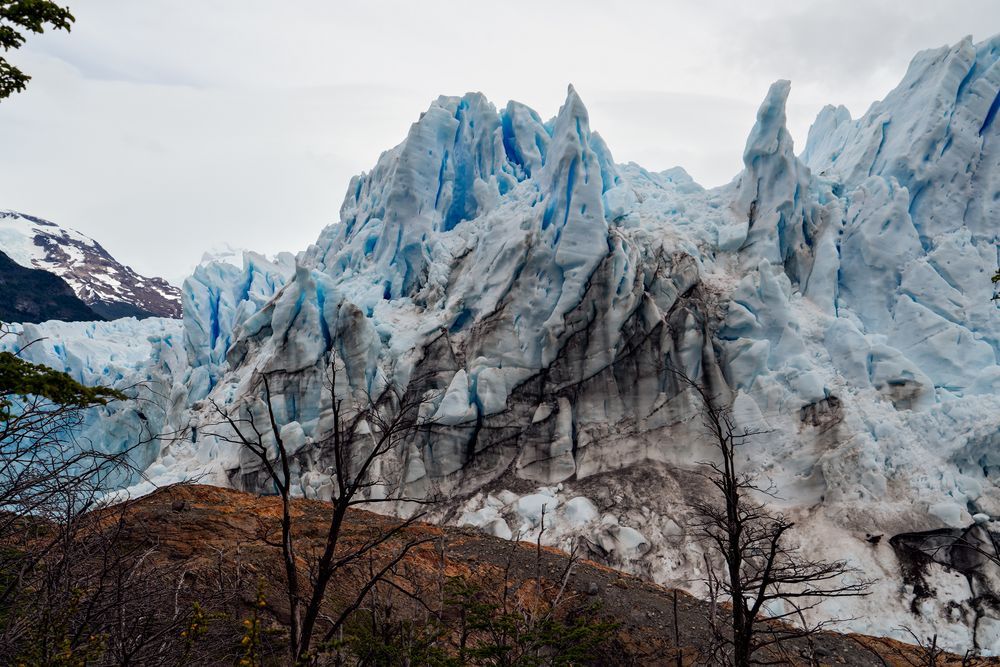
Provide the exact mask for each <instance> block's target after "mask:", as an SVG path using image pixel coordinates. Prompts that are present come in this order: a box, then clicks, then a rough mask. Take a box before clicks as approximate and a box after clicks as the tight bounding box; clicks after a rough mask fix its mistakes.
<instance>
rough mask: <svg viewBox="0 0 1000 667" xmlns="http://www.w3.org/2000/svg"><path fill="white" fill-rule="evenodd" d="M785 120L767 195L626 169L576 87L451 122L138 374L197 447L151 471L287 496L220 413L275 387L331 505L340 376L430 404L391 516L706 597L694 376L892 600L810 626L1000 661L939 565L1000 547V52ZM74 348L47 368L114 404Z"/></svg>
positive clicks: (783, 92) (754, 150)
mask: <svg viewBox="0 0 1000 667" xmlns="http://www.w3.org/2000/svg"><path fill="white" fill-rule="evenodd" d="M789 92H790V86H789V83H788V82H784V81H779V82H777V83H775V84H774V85H773V86H772V87H771V89H770V90H769V92H768V94H767V96H766V97H765V99H764V101H763V103H762V104H761V106H760V109H759V111H758V114H757V120H756V124H755V126H754V128H753V130H752V132H751V134H750V137H749V139H748V140H747V143H746V147H745V150H744V165H745V168H744V170H743V172H742V173H741V174H739V175H738V176H737V178H735V179H734V180H733V182H732V183H730V184H728V185H726V186H723V187H720V188H716V189H713V190H705V189H703V188H702V187H700V186H699V185H697V184H696V183H695V182H694V181H693V180H692V179H691V178H690V177H689V176H688V175H687V174H686V173H685V172H684V171H683V170H682V169H672V170H669V171H665V172H660V173H652V172H649V171H647V170H645V169H643V168H642V167H640V166H638V165H635V164H627V165H620V164H616V163H615V161H614V160H613V158H612V155H611V152H610V150H609V148H608V147H607V146H606V145H605V143H604V141H603V140H602V139H601V138H600V136H599V135H598V134H597V133H596V132H593V131H591V129H590V124H589V118H588V115H587V111H586V108H585V107H584V105H583V102H582V101H581V99H580V97H579V96H578V95H577V94H576V92H575V91H574V90H573V89H572V88H570V90H569V92H568V95H567V99H566V102H565V104H564V105H563V106H562V108H561V109H560V110H559V112H558V114H557V115H556V116H555V117H554V118H552V119H551V120H548V121H543V120H542V118H541V116H539V114H538V113H536V112H535V111H534V110H532V109H529V108H528V107H526V106H524V105H522V104H519V103H517V102H509V103H508V104H507V105H506V106H505V107H504V108H502V109H500V110H497V109H496V108H495V107H494V106H493V105H492V104H491V103H490V102H489V101H488V100H486V99H485V98H484V97H483V96H482V95H480V94H467V95H465V96H463V97H441V98H438V99H437V100H436V101H435V102H434V103H433V104H432V105H431V106H430V108H429V109H428V110H427V111H426V112H425V113H423V114H422V115H421V117H420V118H419V120H417V122H415V123H414V124H413V125H412V126H411V128H410V131H409V134H408V135H407V137H406V139H405V140H404V141H403V143H401V144H399V145H398V146H396V147H395V148H393V149H391V150H389V151H387V152H386V153H384V154H383V155H382V157H381V158H380V159H379V160H378V162H377V164H376V165H375V167H374V168H373V169H372V171H371V172H368V173H365V174H362V175H360V176H358V177H355V178H354V179H353V180H352V182H351V184H350V186H349V188H348V192H347V196H346V198H345V200H344V203H343V206H342V207H341V215H340V221H339V222H337V223H336V224H333V225H331V226H330V227H328V228H326V229H325V230H323V231H322V233H321V234H320V236H319V239H318V240H317V242H316V243H315V244H313V245H312V246H310V247H309V248H308V249H306V250H305V251H304V252H302V253H300V254H299V255H298V257H297V258H295V261H294V262H291V261H290V258H285V259H283V260H282V261H277V262H271V261H268V260H266V259H265V258H263V257H260V256H255V255H252V254H245V255H244V258H243V263H242V267H235V266H232V265H231V264H228V263H219V262H212V263H209V264H207V265H204V266H200V267H199V268H198V269H197V270H196V271H195V273H194V275H192V276H191V277H190V278H189V279H188V280H187V281H186V282H185V284H184V290H183V299H184V321H183V336H182V340H181V336H180V333H179V332H178V331H176V330H172V331H171V332H165V333H163V334H162V335H158V336H156V337H151V338H150V344H151V348H150V350H149V353H150V356H151V359H152V361H151V362H150V363H149V364H146V365H138V366H135V367H132V368H130V369H129V370H128V371H127V372H123V379H122V382H133V381H134V379H135V378H136V377H141V378H144V379H145V380H147V381H150V382H155V383H160V384H161V385H162V386H163V387H164V388H165V389H164V390H162V391H160V392H158V395H161V396H169V397H170V400H169V402H168V403H165V404H163V405H161V407H160V413H159V414H158V415H157V416H155V417H151V416H150V415H151V414H152V411H151V408H150V407H149V405H148V404H147V403H144V405H143V414H142V417H143V419H153V420H154V421H156V423H162V424H163V425H169V426H170V428H165V429H164V430H165V431H172V432H180V431H181V430H182V429H184V428H186V427H191V428H189V429H188V430H186V431H184V432H185V433H186V435H185V436H184V437H181V438H176V439H173V440H171V441H169V442H168V441H164V442H162V443H161V445H160V447H159V448H158V449H157V450H155V451H153V450H150V451H149V452H148V460H153V461H154V462H153V463H152V465H151V466H150V467H149V468H148V469H147V471H146V475H147V476H148V477H150V478H152V479H154V480H158V481H163V482H166V481H171V480H177V479H183V478H187V477H190V476H191V475H194V474H196V473H197V474H201V475H204V477H202V479H203V480H209V479H213V480H214V481H215V482H216V483H218V484H223V485H226V484H235V485H239V486H244V487H246V488H250V489H254V488H260V489H263V488H264V487H265V480H264V476H263V474H262V473H261V471H260V468H259V464H258V463H257V462H256V461H255V460H254V459H253V457H251V456H247V455H245V453H242V452H240V450H239V449H238V448H237V447H235V446H233V445H230V444H228V443H227V442H226V441H225V439H222V438H218V437H216V436H215V435H213V431H212V429H211V428H205V426H206V425H209V424H213V423H215V422H217V415H216V414H215V413H214V412H213V410H214V407H213V405H212V404H213V403H214V404H217V405H226V406H230V407H231V408H232V409H233V410H236V409H239V406H241V405H249V404H255V402H259V401H260V400H261V394H260V388H259V384H258V382H257V380H258V378H259V374H260V373H262V372H267V373H272V374H273V379H272V381H271V394H272V398H273V405H274V408H275V415H276V419H277V420H278V421H279V426H280V429H281V436H282V439H283V441H284V443H285V445H286V446H288V447H291V448H292V449H293V450H294V451H295V452H296V458H297V469H296V471H295V472H296V474H297V475H298V478H299V490H300V491H301V493H302V494H303V495H307V496H315V497H323V495H324V493H328V489H329V488H330V483H331V482H330V471H329V467H328V466H329V462H328V461H327V457H326V456H325V454H326V453H325V452H324V451H323V450H322V448H321V447H320V446H319V445H318V444H316V443H319V442H321V441H322V440H323V439H324V437H325V435H326V434H327V433H328V432H329V430H330V428H331V408H330V396H329V392H328V391H327V389H326V386H327V382H328V375H327V373H328V368H329V365H330V363H331V361H333V360H334V359H336V360H338V362H339V363H342V364H343V366H344V369H345V370H344V372H343V373H342V374H341V376H340V377H339V379H338V380H339V382H341V383H342V385H338V389H339V390H343V391H345V392H348V391H353V392H354V393H355V395H362V394H365V393H368V394H377V393H378V392H379V390H380V389H381V388H383V387H385V386H386V385H387V384H389V383H395V384H396V385H398V386H401V387H405V388H406V390H407V391H410V392H415V393H416V394H418V395H425V396H427V397H428V399H429V400H430V401H431V404H430V405H428V406H427V410H426V414H427V415H428V416H432V417H433V418H434V421H435V422H436V425H435V427H434V428H433V429H431V430H429V431H428V432H426V433H423V434H421V435H420V436H414V437H413V438H412V439H411V440H410V441H408V442H406V443H405V446H403V447H402V448H400V449H399V450H398V452H397V455H396V456H395V458H393V459H392V460H387V461H384V462H383V465H382V467H381V468H380V470H379V472H378V474H379V476H380V477H379V480H380V482H383V483H384V484H382V485H380V486H377V487H376V488H377V489H381V492H383V493H387V494H392V493H398V494H400V495H401V496H406V497H417V498H430V497H440V496H443V497H446V498H448V499H449V500H448V501H447V502H446V503H445V505H444V506H443V508H442V509H441V510H440V512H439V516H438V518H439V519H440V520H442V521H451V522H458V523H463V524H469V525H475V526H480V527H481V528H483V529H484V530H487V531H489V532H492V533H494V534H496V535H502V536H505V537H510V536H513V535H520V536H521V537H522V538H529V539H533V538H534V537H535V536H536V535H537V534H538V532H539V530H540V526H539V516H540V508H541V507H543V506H545V507H547V511H548V512H549V514H548V515H547V518H546V525H547V526H549V530H548V531H547V532H546V533H545V536H544V541H545V542H547V543H552V544H556V545H560V546H567V545H569V544H573V543H576V541H577V540H579V539H580V538H583V540H584V541H585V543H586V544H588V545H590V548H591V556H592V557H594V558H598V559H603V560H605V561H606V562H608V563H610V564H613V565H616V566H618V567H622V568H625V569H628V570H631V571H633V572H639V573H642V574H645V575H647V576H649V577H651V578H653V579H655V580H657V581H659V582H662V583H668V584H673V585H680V586H693V584H691V582H692V581H698V580H699V578H700V577H701V576H703V574H704V573H703V567H704V561H703V559H702V554H701V549H702V546H701V545H699V543H698V542H697V541H696V540H695V539H694V538H693V537H692V536H691V535H690V534H688V531H687V529H686V528H685V526H686V525H687V522H686V519H687V517H688V514H689V511H690V510H689V506H690V505H689V499H690V498H692V497H693V496H697V495H698V494H699V493H702V492H703V489H702V487H701V486H699V484H700V482H699V481H698V478H697V476H695V475H693V474H692V470H694V469H695V466H696V462H697V461H701V460H704V459H706V458H707V457H708V456H710V454H711V449H710V446H709V444H708V443H706V442H705V439H704V438H703V436H702V434H701V430H700V429H701V420H700V417H699V410H698V406H697V401H696V400H695V399H694V398H693V397H692V396H691V393H690V392H689V391H685V388H684V386H683V385H682V384H680V383H679V382H678V380H677V377H676V375H675V374H674V372H673V369H680V370H682V371H684V372H685V373H686V374H687V375H688V376H690V377H693V378H695V379H699V380H701V381H702V382H704V383H706V384H707V385H709V386H710V387H712V389H713V391H715V392H716V393H718V394H719V396H720V397H722V398H724V399H725V400H727V401H729V402H730V403H731V405H732V407H733V410H734V414H735V415H736V417H737V418H738V420H739V422H740V424H742V425H747V426H754V427H758V428H761V429H763V430H766V431H767V432H768V433H767V435H766V437H761V438H758V439H756V440H755V441H754V442H753V443H752V444H750V445H748V446H747V447H746V449H745V453H746V456H747V458H746V460H745V461H741V464H743V465H746V466H747V469H748V470H752V471H755V472H758V473H760V474H762V475H765V476H767V477H768V478H770V479H772V480H773V481H774V483H775V485H776V487H777V488H778V489H779V491H780V499H775V502H776V503H778V504H779V505H780V506H781V508H782V510H783V511H785V512H786V513H787V514H788V516H789V517H791V518H792V519H793V520H794V521H795V523H796V535H797V539H798V540H799V547H800V548H801V549H802V551H803V552H804V553H806V554H809V555H814V556H817V557H820V558H831V557H835V558H845V559H847V560H848V561H849V562H850V563H851V564H853V565H855V566H857V567H858V568H859V569H861V570H862V571H864V572H865V574H866V575H867V576H869V577H873V578H876V579H878V584H877V586H876V590H875V592H874V594H873V595H871V596H870V597H867V598H859V599H845V600H841V601H835V602H834V603H832V604H828V605H825V606H823V607H821V608H820V609H819V610H817V612H816V613H820V614H827V615H829V616H831V617H850V618H853V619H855V620H854V621H852V623H853V627H855V628H864V629H866V630H867V631H869V632H881V633H884V634H889V635H892V634H894V633H895V634H899V633H900V632H901V631H900V630H899V628H900V627H902V626H905V627H909V628H912V629H914V631H915V632H917V633H918V635H919V636H929V635H930V634H932V633H933V634H936V635H937V636H938V641H939V643H941V644H943V645H946V646H948V647H950V648H954V649H959V650H963V651H964V650H965V649H967V648H973V647H978V648H980V649H984V650H988V651H993V652H1000V603H997V602H996V601H997V599H1000V570H998V569H997V568H991V566H990V564H989V563H986V562H976V563H970V562H969V561H968V560H967V559H966V560H961V562H959V561H960V558H959V557H960V556H962V557H965V556H968V554H964V555H963V554H959V553H957V552H955V551H953V550H949V549H937V550H935V551H934V554H935V555H934V557H933V558H928V557H920V556H919V554H918V552H919V548H920V546H921V544H923V543H924V542H923V541H924V540H927V539H931V538H933V539H935V540H942V539H948V537H949V536H950V537H952V538H953V537H954V536H957V535H963V534H964V535H968V534H974V535H977V536H980V537H984V536H985V537H988V536H989V535H990V534H991V531H992V534H993V535H994V536H995V535H996V534H997V527H998V524H997V521H998V518H1000V394H998V390H1000V363H998V362H1000V311H998V309H997V306H996V303H995V302H993V301H991V296H992V294H993V291H992V284H991V280H990V278H991V276H992V275H993V273H994V272H995V270H996V267H997V245H996V244H997V239H998V233H1000V204H998V202H1000V124H998V123H996V122H995V120H996V116H997V112H998V109H1000V36H998V37H995V38H992V39H990V40H987V41H985V42H983V43H980V44H973V43H972V42H971V40H968V39H967V40H964V41H962V42H961V43H959V44H957V45H955V46H952V47H944V48H940V49H935V50H931V51H926V52H923V53H921V54H919V55H918V56H917V57H916V58H915V59H914V60H913V62H912V64H911V66H910V68H909V70H908V72H907V74H906V77H905V78H904V80H903V82H902V83H901V84H900V86H899V87H898V88H897V89H896V90H894V91H893V92H891V93H890V94H889V95H888V96H887V97H886V98H885V99H884V100H883V101H881V102H878V103H876V104H874V105H873V106H872V107H871V109H869V111H868V112H867V113H866V114H865V115H863V116H862V117H860V118H858V119H853V118H851V117H850V115H849V114H848V112H847V111H846V110H845V109H843V108H833V107H828V108H826V109H824V110H823V111H822V112H821V113H820V115H819V117H818V118H817V121H816V123H815V124H814V126H813V128H812V130H811V132H810V135H809V139H808V141H807V145H806V147H805V150H804V151H803V152H802V153H801V155H798V156H797V155H796V154H795V152H794V147H793V145H792V139H791V136H790V135H789V133H788V131H787V129H786V127H785V103H786V100H787V97H788V95H789ZM67 326H69V325H67ZM40 331H41V330H34V331H33V332H32V334H33V335H36V336H37V335H38V334H39V333H40ZM72 332H73V328H72V327H71V326H70V327H69V328H68V329H64V330H63V331H62V332H61V333H59V332H55V331H53V332H51V333H49V334H48V335H49V336H50V338H49V340H51V341H52V342H51V344H48V343H49V340H47V341H46V344H45V345H39V346H37V347H35V348H33V349H31V350H29V354H32V355H35V356H34V357H33V358H34V360H36V361H44V362H46V363H50V364H52V365H54V366H57V367H61V368H62V367H64V368H70V369H74V370H75V371H77V372H78V373H79V375H80V376H81V377H83V376H86V377H90V376H91V375H94V374H95V373H96V374H97V375H100V369H101V368H102V367H104V365H106V364H105V361H104V359H103V358H102V357H101V355H93V356H90V357H87V358H86V359H78V358H74V357H73V356H72V354H71V352H70V350H72V348H73V346H74V343H73V340H74V337H75V336H76V334H74V333H72ZM43 333H44V332H43ZM94 333H95V332H93V331H91V332H90V333H89V334H86V335H83V334H81V337H90V338H92V337H93V336H94ZM90 345H91V348H92V347H93V345H92V344H90ZM91 348H88V349H91ZM207 398H211V399H212V400H211V402H210V401H207V400H205V399H207ZM256 414H263V411H261V410H257V411H256ZM137 419H138V417H137V416H136V411H135V410H130V409H129V408H127V407H121V406H118V407H114V408H109V409H108V410H107V411H106V414H105V415H104V418H103V419H102V422H101V428H102V430H100V431H95V432H94V433H93V434H91V437H92V438H93V439H95V440H97V439H100V441H101V442H103V443H104V446H105V447H107V448H108V449H109V450H116V449H118V450H120V449H122V448H124V447H126V446H127V445H128V444H129V443H128V439H127V438H128V437H129V436H128V434H129V433H130V432H131V431H130V428H128V426H129V425H130V424H132V423H134V422H135V420H137ZM261 428H262V430H263V431H265V432H266V431H267V430H268V427H267V425H262V427H261ZM398 510H399V511H401V512H404V511H406V510H407V506H406V505H405V504H401V505H400V507H399V508H398ZM928 531H936V532H933V533H929V532H928ZM882 535H885V536H886V539H879V538H876V537H874V536H882ZM928 535H930V536H931V537H928ZM942 536H943V537H942ZM695 590H696V592H697V587H695ZM848 627H851V625H850V624H848Z"/></svg>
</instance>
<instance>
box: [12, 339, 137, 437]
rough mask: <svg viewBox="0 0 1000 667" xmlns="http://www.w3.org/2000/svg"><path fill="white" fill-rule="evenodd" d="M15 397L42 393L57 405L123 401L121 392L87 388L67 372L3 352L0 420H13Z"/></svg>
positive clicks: (82, 405) (102, 403)
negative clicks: (12, 410) (12, 404)
mask: <svg viewBox="0 0 1000 667" xmlns="http://www.w3.org/2000/svg"><path fill="white" fill-rule="evenodd" d="M12 396H21V397H25V396H40V397H43V398H47V399H48V400H50V401H52V402H53V403H56V404H58V405H62V406H66V407H75V408H86V407H89V406H92V405H106V404H107V402H108V401H109V400H112V399H118V400H124V399H125V395H124V394H122V393H121V392H120V391H116V390H114V389H108V388H107V387H87V386H85V385H82V384H80V383H79V382H77V381H76V380H74V379H73V378H71V377H70V376H69V375H67V374H66V373H62V372H60V371H55V370H52V369H51V368H48V367H47V366H42V365H39V364H33V363H31V362H28V361H25V360H24V359H21V358H20V357H18V356H17V355H16V354H13V353H11V352H0V421H7V420H8V419H10V417H11V415H10V408H11V401H10V398H11V397H12Z"/></svg>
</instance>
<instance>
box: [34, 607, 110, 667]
mask: <svg viewBox="0 0 1000 667" xmlns="http://www.w3.org/2000/svg"><path fill="white" fill-rule="evenodd" d="M83 600H84V592H83V590H81V589H80V588H72V589H70V591H69V600H68V604H67V605H65V606H64V607H58V608H53V609H46V610H45V613H44V614H43V615H42V617H41V618H40V619H38V622H37V623H35V624H34V626H33V627H32V637H31V641H30V642H28V647H29V648H28V650H27V652H25V653H24V654H22V655H21V656H20V657H19V658H18V660H17V664H18V665H19V667H36V666H37V667H42V666H44V667H86V666H87V665H92V664H94V662H96V661H97V660H99V659H100V658H101V657H102V656H103V655H104V653H105V649H106V646H105V640H106V637H104V636H103V635H100V634H93V633H91V634H87V633H83V632H80V631H79V629H74V627H73V623H72V621H73V618H74V616H75V615H76V613H77V612H78V611H79V609H80V605H81V604H82V603H83Z"/></svg>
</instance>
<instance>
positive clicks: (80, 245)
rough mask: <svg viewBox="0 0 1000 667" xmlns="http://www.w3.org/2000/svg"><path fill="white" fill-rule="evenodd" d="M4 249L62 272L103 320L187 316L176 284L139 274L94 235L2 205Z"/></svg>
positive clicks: (0, 243)
mask: <svg viewBox="0 0 1000 667" xmlns="http://www.w3.org/2000/svg"><path fill="white" fill-rule="evenodd" d="M0 251H2V252H4V253H6V254H7V255H8V256H9V257H10V259H12V260H13V261H14V262H16V263H18V264H20V265H21V266H24V267H26V268H36V269H42V270H45V271H48V272H49V273H52V274H55V275H56V276H59V277H60V278H62V279H63V280H65V281H66V282H67V283H68V284H69V286H70V287H71V288H72V289H73V292H74V293H75V294H76V295H77V297H79V298H80V299H81V300H82V301H83V302H84V303H86V304H87V305H88V306H90V308H91V309H92V310H93V311H94V312H95V313H97V314H98V315H100V316H101V318H103V319H109V320H110V319H116V318H119V317H139V318H142V317H149V316H156V317H180V315H181V304H180V290H178V289H177V288H176V287H174V286H173V285H170V284H169V283H167V282H166V281H165V280H163V279H162V278H147V277H145V276H141V275H139V274H138V273H136V272H135V271H133V270H132V268H131V267H128V266H125V265H124V264H121V263H120V262H118V261H117V260H116V259H115V258H114V257H112V256H111V254H110V253H108V251H107V250H105V249H104V248H103V247H101V245H100V244H99V243H97V242H96V241H94V240H93V239H91V238H89V237H87V236H84V235H83V234H81V233H79V232H77V231H75V230H72V229H67V228H64V227H60V226H59V225H57V224H55V223H53V222H49V221H48V220H42V219H41V218H36V217H34V216H31V215H26V214H24V213H18V212H16V211H4V210H0ZM45 319H61V318H59V317H56V316H50V317H47V318H45Z"/></svg>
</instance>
